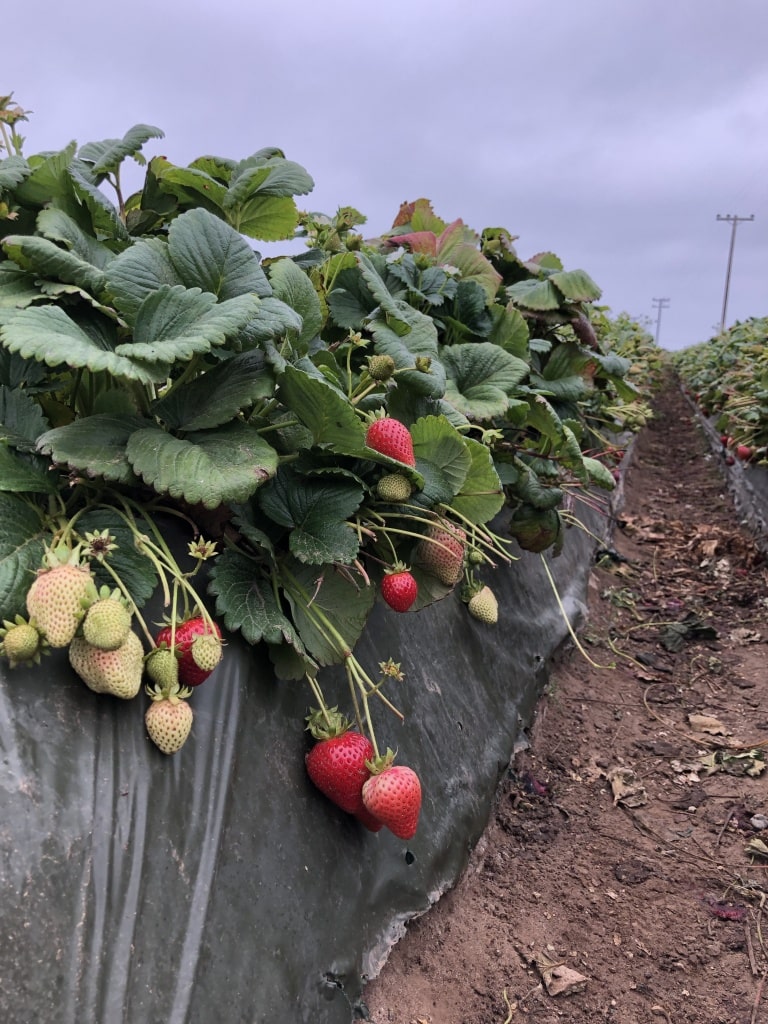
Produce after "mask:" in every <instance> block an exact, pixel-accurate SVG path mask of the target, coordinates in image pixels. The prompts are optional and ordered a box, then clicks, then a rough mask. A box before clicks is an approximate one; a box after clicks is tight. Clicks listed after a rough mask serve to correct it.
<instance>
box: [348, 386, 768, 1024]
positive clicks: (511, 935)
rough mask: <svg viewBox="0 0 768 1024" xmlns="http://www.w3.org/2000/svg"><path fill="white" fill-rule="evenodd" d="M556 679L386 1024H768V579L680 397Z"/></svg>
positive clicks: (381, 990) (664, 396) (383, 1016)
mask: <svg viewBox="0 0 768 1024" xmlns="http://www.w3.org/2000/svg"><path fill="white" fill-rule="evenodd" d="M624 486H625V502H624V505H623V508H622V511H621V513H620V516H619V523H618V526H617V528H616V530H615V532H614V535H613V539H612V545H613V546H612V548H611V549H610V550H609V551H607V552H606V553H605V554H604V556H603V557H602V559H601V560H600V561H599V563H598V565H597V567H596V568H595V570H594V573H593V577H592V580H591V585H590V610H589V618H588V621H587V622H586V624H585V625H584V627H583V629H582V630H581V633H580V637H581V642H582V643H583V645H584V649H585V651H586V654H587V655H588V656H589V658H590V659H591V660H592V661H593V662H594V663H595V665H599V666H615V667H594V666H593V665H592V664H590V663H589V662H588V661H587V659H586V657H584V656H583V655H582V654H580V653H579V652H578V651H577V650H576V649H575V648H573V647H572V648H571V649H570V650H569V651H568V652H567V653H566V654H564V655H563V657H562V658H561V659H560V660H559V663H558V664H557V665H556V666H555V667H554V671H553V675H552V679H551V684H550V686H549V688H548V692H547V693H546V694H545V695H544V696H543V698H542V700H541V702H540V705H539V708H538V711H537V715H536V719H535V722H534V723H533V726H532V729H531V731H530V748H529V749H527V750H525V751H524V752H522V753H521V754H520V755H519V756H518V757H517V759H516V761H515V763H514V765H513V766H512V768H511V769H510V771H509V773H508V775H507V777H506V778H505V780H504V781H503V783H502V785H501V787H500V789H499V792H498V796H497V802H496V806H495V808H494V811H493V814H492V816H491V820H490V822H489V825H488V828H487V829H486V832H485V834H484V835H483V837H482V839H481V841H480V842H479V844H478V846H477V847H476V849H475V851H474V852H473V855H472V857H471V860H470V863H469V866H468V869H467V871H466V872H465V874H464V876H463V877H462V879H461V880H460V882H459V883H458V884H457V885H456V887H455V888H454V889H453V890H452V891H451V892H449V893H448V894H447V895H446V896H445V897H443V899H442V900H440V902H439V903H438V904H437V906H436V907H434V908H433V909H432V910H431V911H430V912H429V913H428V914H426V915H424V916H423V917H421V918H419V919H418V920H415V921H413V922H412V923H411V924H410V926H409V928H408V932H407V934H406V936H405V937H404V938H403V939H402V940H401V942H400V943H398V945H397V946H396V947H395V949H394V950H393V952H392V954H391V956H390V958H389V960H388V962H387V964H386V965H385V967H384V970H383V971H382V973H381V975H380V976H379V978H377V979H376V980H375V981H373V982H371V983H370V984H369V985H368V987H367V988H366V992H365V999H366V1003H367V1006H368V1008H369V1014H370V1020H371V1021H372V1022H375V1024H516V1022H518V1021H530V1022H537V1024H545V1022H546V1024H549V1022H552V1024H554V1022H558V1024H562V1022H565V1024H568V1022H570V1024H598V1022H603V1021H605V1022H611V1024H664V1022H666V1024H761V1022H763V1024H765V1022H768V982H766V976H767V974H768V903H767V901H768V828H766V826H768V820H767V819H766V816H768V772H765V771H763V768H764V766H765V758H766V757H767V756H768V671H766V665H767V663H768V647H767V646H766V644H767V643H768V572H767V570H766V564H765V560H764V559H763V558H761V556H760V554H759V552H758V551H757V550H756V549H755V547H754V546H753V544H752V542H751V540H750V538H749V537H748V536H747V535H746V534H745V533H744V532H742V531H741V529H740V527H739V524H738V519H737V516H736V514H735V512H734V510H733V506H732V504H731V502H730V499H729V497H728V496H727V494H726V493H725V490H724V485H723V479H722V476H721V474H720V472H719V469H718V466H717V456H713V455H712V453H711V452H710V449H709V446H708V444H707V442H706V439H705V437H704V435H703V432H702V430H701V428H700V427H699V426H698V424H697V421H696V418H695V416H694V414H693V411H692V409H691V407H690V406H689V405H688V403H687V402H686V400H685V398H684V397H683V395H682V392H681V391H680V389H679V387H678V386H677V385H676V382H674V381H672V382H670V383H668V385H667V386H665V387H664V388H663V389H662V391H661V393H660V394H659V396H658V398H657V400H656V402H655V418H654V420H653V422H652V423H651V424H650V425H649V426H648V427H646V428H645V429H644V430H643V431H642V432H641V434H640V435H639V436H638V438H637V439H636V442H635V444H634V446H633V450H632V454H631V458H630V459H629V460H628V466H627V469H626V472H625V479H624Z"/></svg>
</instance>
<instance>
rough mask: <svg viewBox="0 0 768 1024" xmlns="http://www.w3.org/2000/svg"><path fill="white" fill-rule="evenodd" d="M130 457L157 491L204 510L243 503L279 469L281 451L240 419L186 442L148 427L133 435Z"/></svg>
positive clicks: (137, 469) (133, 464) (201, 433)
mask: <svg viewBox="0 0 768 1024" xmlns="http://www.w3.org/2000/svg"><path fill="white" fill-rule="evenodd" d="M127 455H128V459H129V461H130V463H131V465H132V466H133V469H134V471H135V472H136V473H137V474H138V475H139V476H140V477H142V479H143V480H144V481H145V483H147V484H149V485H150V486H152V487H154V489H155V490H156V491H158V493H160V494H169V495H170V496H171V497H172V498H184V500H185V501H187V502H189V504H190V505H197V504H198V503H199V504H202V505H203V506H204V507H205V508H218V506H219V505H224V504H230V503H232V502H242V501H245V500H246V499H247V498H248V497H249V496H250V495H251V494H253V492H254V491H255V490H256V489H257V488H258V487H260V486H261V485H262V484H263V483H265V482H266V481H267V480H268V479H269V478H270V477H272V476H274V475H275V473H276V471H277V452H276V451H275V450H274V448H272V447H271V446H270V445H268V444H267V442H266V441H264V440H263V439H262V437H261V435H260V434H259V433H258V432H257V431H256V429H255V428H254V427H252V426H250V425H249V424H248V423H243V422H241V421H235V422H234V423H231V424H229V425H228V426H226V427H219V428H218V429H217V430H215V431H200V432H198V433H192V434H189V435H188V436H187V437H186V439H184V440H182V439H180V438H176V437H172V436H171V435H170V434H167V433H166V432H165V431H164V430H161V429H160V428H159V427H145V428H144V429H143V430H137V431H136V432H135V433H134V434H132V435H131V437H130V438H129V440H128V446H127Z"/></svg>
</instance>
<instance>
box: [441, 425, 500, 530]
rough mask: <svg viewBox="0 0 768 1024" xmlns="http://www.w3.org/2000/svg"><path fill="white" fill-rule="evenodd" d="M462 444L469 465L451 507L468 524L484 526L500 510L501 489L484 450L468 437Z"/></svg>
mask: <svg viewBox="0 0 768 1024" xmlns="http://www.w3.org/2000/svg"><path fill="white" fill-rule="evenodd" d="M463 441H464V444H465V445H466V447H467V450H468V451H469V454H470V456H471V458H472V464H471V465H470V468H469V472H468V473H467V476H466V479H465V480H464V483H463V484H462V485H461V490H460V491H459V493H458V494H457V495H456V496H455V497H454V498H453V500H452V501H451V507H452V508H454V509H456V511H457V512H458V513H459V514H460V515H462V516H464V517H465V518H466V519H468V520H469V521H470V522H472V523H478V524H479V523H487V522H488V521H489V520H490V519H493V517H494V516H495V515H497V514H498V513H499V512H500V511H501V510H502V508H503V507H504V490H503V488H502V486H501V480H500V479H499V474H498V473H497V472H496V469H495V467H494V465H493V458H492V457H491V453H490V451H489V450H488V448H487V447H486V446H485V445H484V444H481V442H480V441H476V440H474V438H471V437H465V438H464V439H463Z"/></svg>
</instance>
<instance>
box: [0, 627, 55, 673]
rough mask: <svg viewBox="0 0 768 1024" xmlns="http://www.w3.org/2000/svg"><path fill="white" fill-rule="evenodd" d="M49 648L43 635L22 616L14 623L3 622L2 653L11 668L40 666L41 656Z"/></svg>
mask: <svg viewBox="0 0 768 1024" xmlns="http://www.w3.org/2000/svg"><path fill="white" fill-rule="evenodd" d="M47 646H48V645H47V643H46V641H45V638H44V637H43V635H42V634H41V633H39V632H38V630H37V629H35V627H34V626H33V625H31V624H30V623H29V622H27V620H26V619H24V618H22V616H21V615H17V616H16V619H15V620H14V621H13V622H11V621H10V620H9V619H4V620H3V626H2V628H1V629H0V653H2V654H4V655H5V657H6V658H7V659H8V661H9V662H10V667H11V668H16V666H17V665H37V664H39V663H40V656H41V654H44V653H45V650H46V648H47Z"/></svg>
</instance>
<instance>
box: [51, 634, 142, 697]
mask: <svg viewBox="0 0 768 1024" xmlns="http://www.w3.org/2000/svg"><path fill="white" fill-rule="evenodd" d="M69 663H70V665H71V666H72V668H73V669H74V670H75V672H77V674H78V675H79V676H80V678H81V679H82V680H83V682H84V683H85V685H86V686H88V687H89V688H90V689H91V690H93V691H94V693H108V694H111V696H113V697H120V698H121V699H122V700H131V698H133V697H135V696H136V694H137V693H138V692H139V689H140V687H141V677H142V675H143V672H144V648H143V646H142V643H141V640H140V639H139V637H138V636H137V635H136V634H135V633H134V632H132V631H131V632H129V633H128V636H127V638H126V640H125V643H123V644H122V645H121V646H120V647H117V648H116V649H115V650H114V651H104V650H102V649H101V648H100V647H94V646H93V644H89V643H88V641H87V640H86V639H85V637H84V636H76V637H75V638H74V639H73V640H72V643H71V644H70V645H69Z"/></svg>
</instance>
